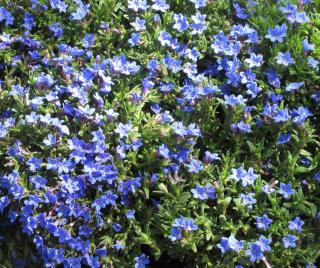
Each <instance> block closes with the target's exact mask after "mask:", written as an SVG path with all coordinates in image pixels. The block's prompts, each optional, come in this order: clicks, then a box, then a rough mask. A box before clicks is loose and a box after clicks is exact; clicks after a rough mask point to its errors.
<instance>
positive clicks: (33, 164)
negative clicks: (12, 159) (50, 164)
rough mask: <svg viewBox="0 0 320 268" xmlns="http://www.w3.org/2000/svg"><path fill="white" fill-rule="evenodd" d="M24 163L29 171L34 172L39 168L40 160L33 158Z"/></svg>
mask: <svg viewBox="0 0 320 268" xmlns="http://www.w3.org/2000/svg"><path fill="white" fill-rule="evenodd" d="M26 163H27V165H28V166H29V170H30V171H36V170H38V169H40V168H41V164H42V160H41V159H39V158H37V157H34V156H33V157H32V158H31V159H30V160H28V161H27V162H26Z"/></svg>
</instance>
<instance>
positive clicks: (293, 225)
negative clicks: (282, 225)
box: [288, 217, 304, 233]
mask: <svg viewBox="0 0 320 268" xmlns="http://www.w3.org/2000/svg"><path fill="white" fill-rule="evenodd" d="M303 224H304V221H303V220H301V219H300V217H295V218H294V220H292V221H289V226H288V228H289V230H293V231H297V232H298V233H301V228H302V226H303Z"/></svg>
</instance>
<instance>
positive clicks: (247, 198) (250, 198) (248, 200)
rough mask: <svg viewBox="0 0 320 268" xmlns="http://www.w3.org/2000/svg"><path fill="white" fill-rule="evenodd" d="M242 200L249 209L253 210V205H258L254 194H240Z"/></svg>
mask: <svg viewBox="0 0 320 268" xmlns="http://www.w3.org/2000/svg"><path fill="white" fill-rule="evenodd" d="M240 200H241V203H242V205H244V206H248V208H249V209H252V205H254V204H256V203H257V200H256V199H255V198H254V193H249V194H240Z"/></svg>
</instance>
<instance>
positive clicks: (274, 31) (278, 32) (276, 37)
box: [266, 23, 287, 43]
mask: <svg viewBox="0 0 320 268" xmlns="http://www.w3.org/2000/svg"><path fill="white" fill-rule="evenodd" d="M286 34H287V25H286V24H285V23H283V24H282V25H276V27H274V28H269V29H268V34H267V35H266V38H268V39H270V40H271V42H276V41H278V42H280V43H282V42H283V38H284V37H285V36H286Z"/></svg>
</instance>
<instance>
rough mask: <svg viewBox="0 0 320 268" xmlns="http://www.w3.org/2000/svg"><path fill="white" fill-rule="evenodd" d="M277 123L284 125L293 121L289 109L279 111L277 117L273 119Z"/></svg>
mask: <svg viewBox="0 0 320 268" xmlns="http://www.w3.org/2000/svg"><path fill="white" fill-rule="evenodd" d="M273 119H274V122H276V123H284V122H287V121H288V120H290V119H291V116H290V114H289V110H288V109H283V110H278V111H277V114H276V116H275V117H274V118H273Z"/></svg>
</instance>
